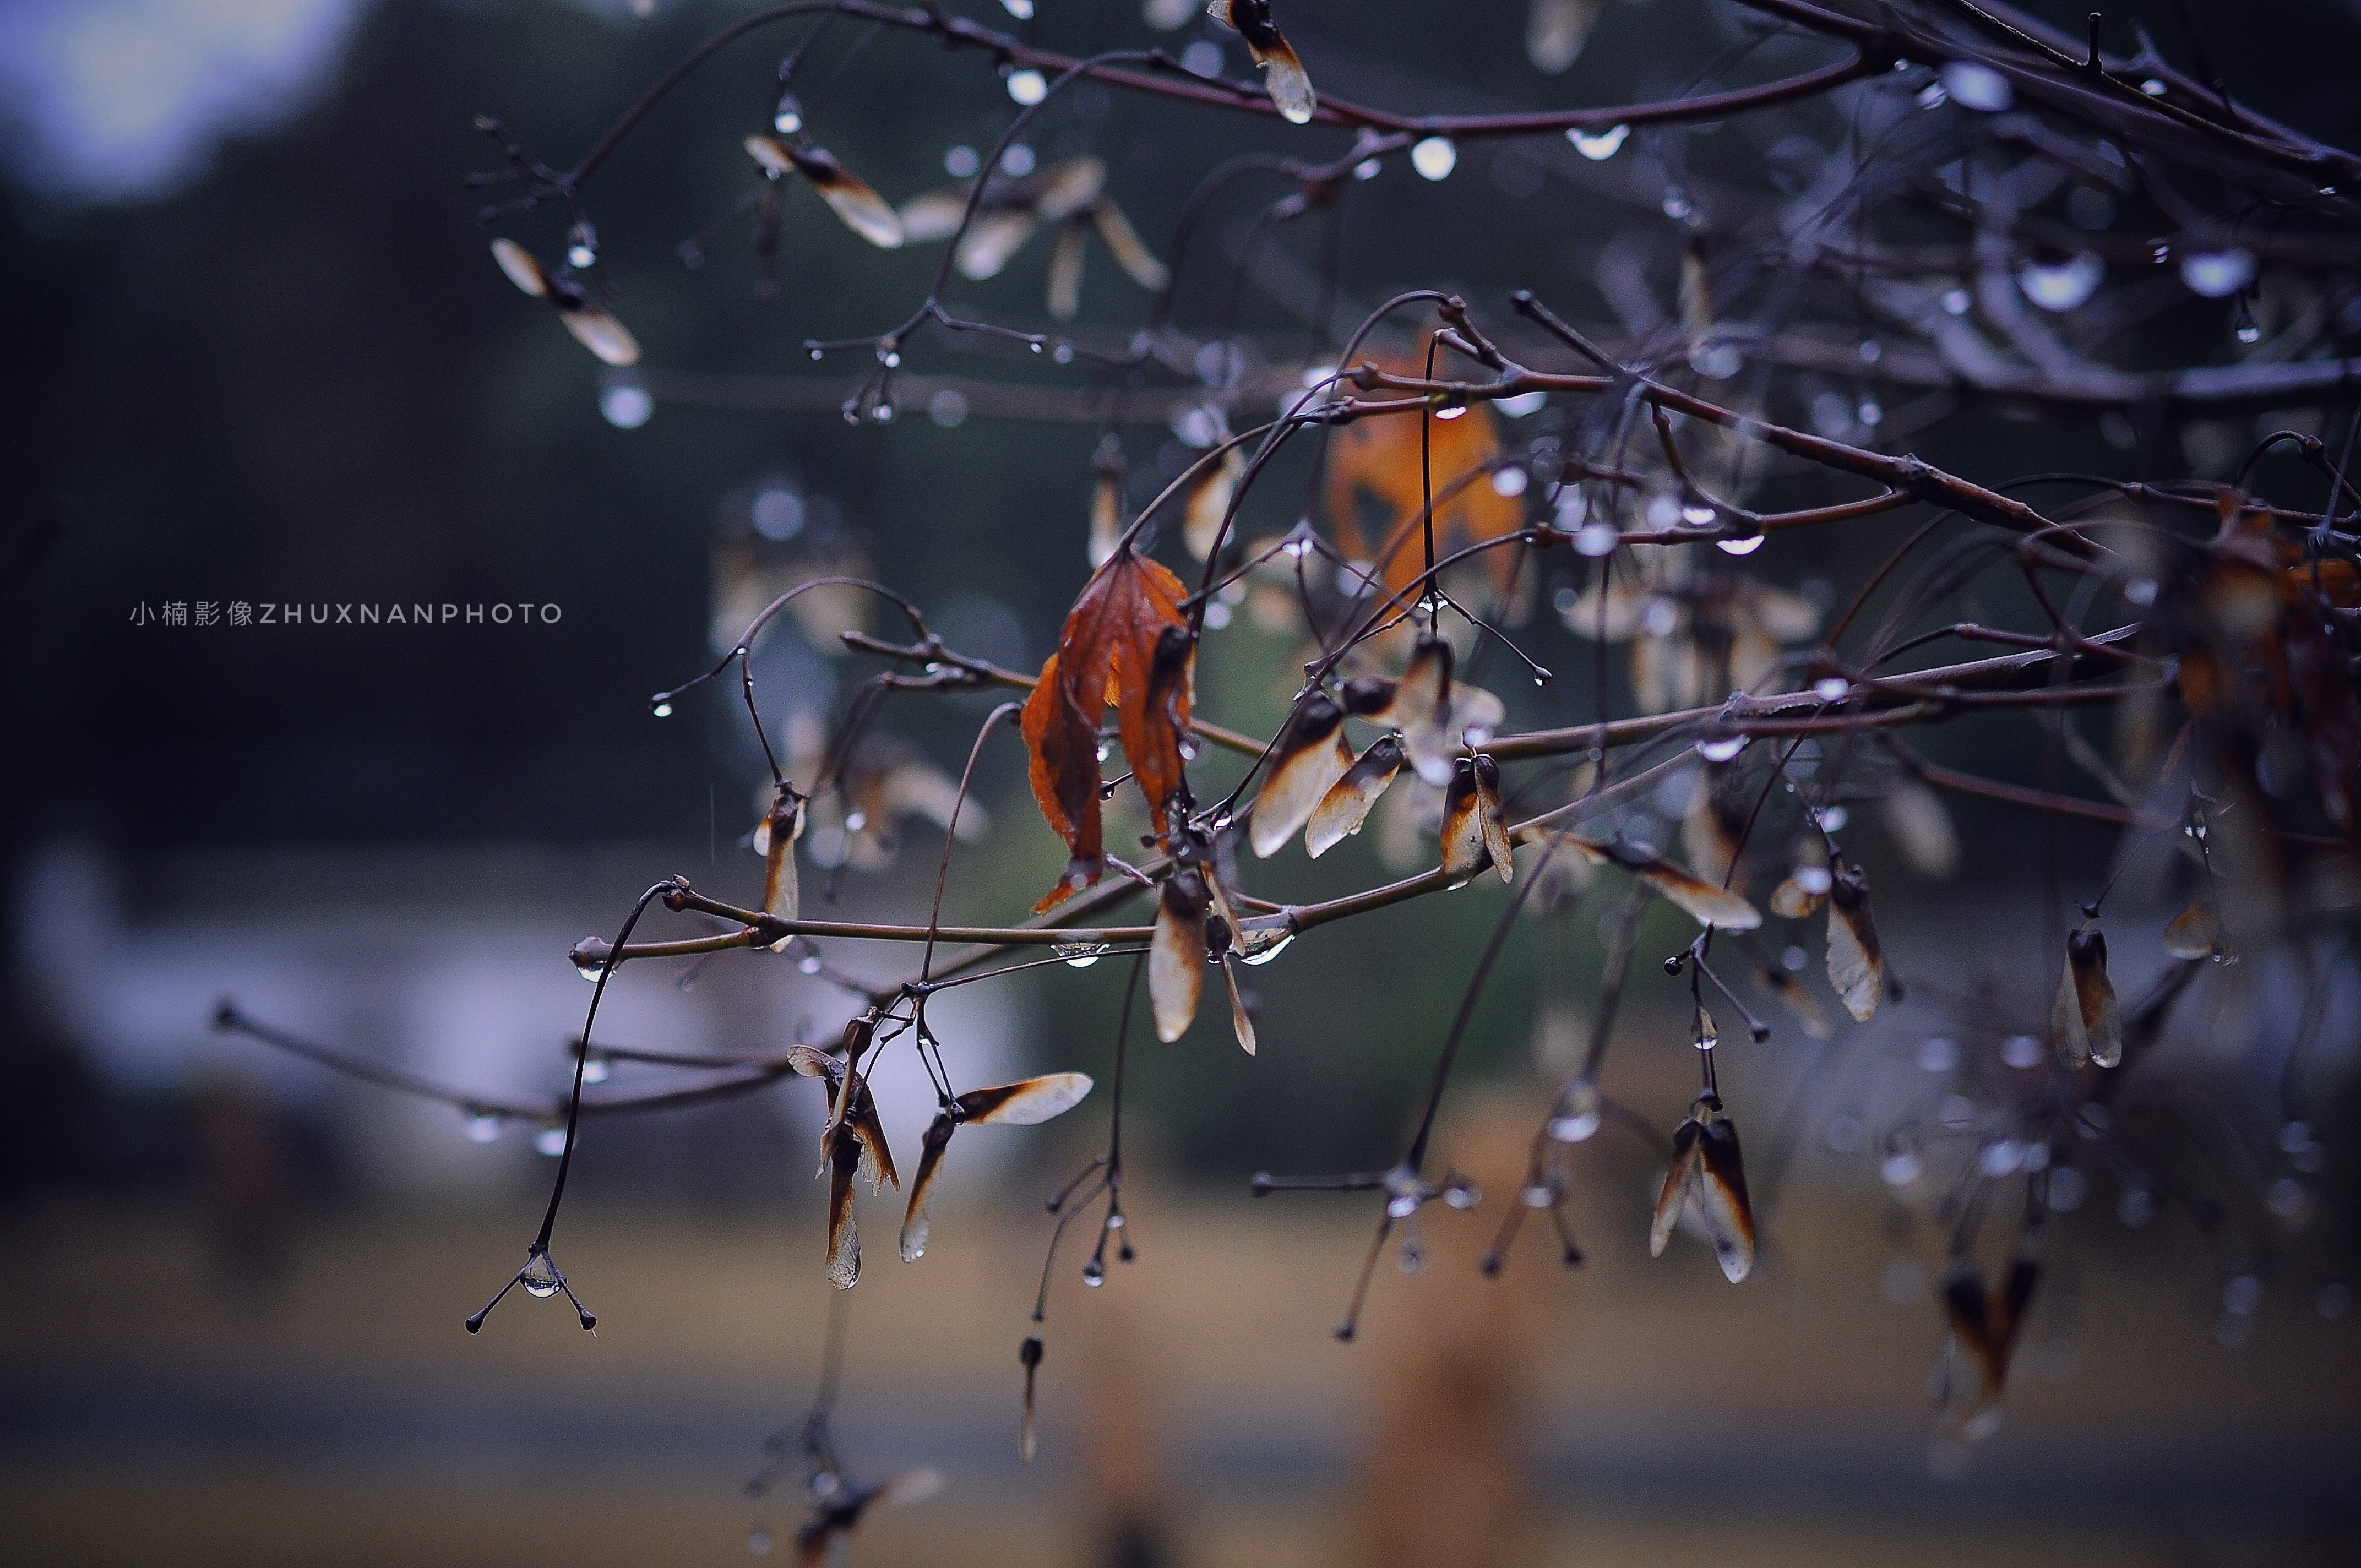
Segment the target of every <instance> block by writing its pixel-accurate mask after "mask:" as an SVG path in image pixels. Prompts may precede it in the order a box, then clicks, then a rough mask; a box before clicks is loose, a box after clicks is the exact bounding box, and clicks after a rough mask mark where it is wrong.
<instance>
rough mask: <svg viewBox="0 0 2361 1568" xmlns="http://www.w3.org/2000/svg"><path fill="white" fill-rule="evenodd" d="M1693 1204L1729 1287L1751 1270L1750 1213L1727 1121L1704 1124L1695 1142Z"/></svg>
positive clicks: (1742, 1170) (1742, 1169) (1732, 1129)
mask: <svg viewBox="0 0 2361 1568" xmlns="http://www.w3.org/2000/svg"><path fill="white" fill-rule="evenodd" d="M1697 1154H1698V1157H1699V1162H1698V1173H1697V1174H1698V1180H1697V1202H1698V1206H1699V1207H1700V1208H1701V1209H1702V1210H1703V1211H1704V1212H1705V1229H1706V1234H1708V1236H1711V1237H1712V1238H1713V1252H1714V1256H1715V1257H1716V1258H1717V1259H1719V1261H1720V1263H1721V1272H1722V1274H1723V1275H1724V1277H1727V1278H1728V1279H1729V1280H1730V1283H1731V1284H1732V1285H1735V1284H1737V1283H1738V1282H1739V1281H1740V1280H1741V1279H1744V1278H1745V1277H1746V1276H1747V1274H1748V1273H1749V1271H1751V1270H1752V1268H1753V1266H1754V1209H1753V1205H1752V1204H1751V1203H1750V1202H1749V1201H1747V1197H1746V1169H1745V1167H1744V1166H1743V1164H1741V1161H1740V1159H1739V1154H1738V1127H1737V1125H1736V1124H1734V1123H1732V1122H1730V1120H1729V1119H1728V1118H1727V1117H1717V1118H1715V1119H1714V1120H1713V1121H1710V1122H1708V1123H1707V1124H1705V1131H1704V1134H1703V1135H1702V1136H1701V1137H1699V1138H1698V1140H1697Z"/></svg>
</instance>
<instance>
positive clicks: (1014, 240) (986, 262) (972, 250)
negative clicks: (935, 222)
mask: <svg viewBox="0 0 2361 1568" xmlns="http://www.w3.org/2000/svg"><path fill="white" fill-rule="evenodd" d="M1039 226H1040V220H1039V219H1038V218H1036V217H1035V216H1034V215H1033V214H1031V213H1030V212H1027V211H1026V210H1024V209H1023V208H1012V209H1010V210H1007V211H1005V212H997V213H984V214H980V215H978V217H977V218H976V220H975V222H974V223H972V224H971V225H968V231H967V234H966V236H965V237H963V238H962V239H961V241H960V243H959V269H960V276H961V277H962V278H970V279H973V280H976V281H978V282H982V281H983V280H984V279H986V278H997V277H998V276H1000V269H1002V268H1004V267H1005V266H1007V265H1008V258H1010V257H1012V256H1014V255H1016V247H1019V246H1021V245H1023V244H1024V243H1025V242H1026V241H1027V240H1028V239H1031V238H1032V237H1033V231H1034V230H1035V229H1036V228H1038V227H1039Z"/></svg>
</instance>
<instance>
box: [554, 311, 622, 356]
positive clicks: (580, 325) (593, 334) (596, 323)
mask: <svg viewBox="0 0 2361 1568" xmlns="http://www.w3.org/2000/svg"><path fill="white" fill-rule="evenodd" d="M558 319H559V320H560V321H562V322H564V323H566V331H568V332H570V333H572V334H574V338H575V341H576V342H577V343H579V344H581V345H582V346H583V347H585V348H587V349H588V350H589V351H590V352H591V353H593V354H595V355H597V356H598V357H599V359H601V360H602V361H604V362H605V363H607V364H609V365H615V366H623V365H637V364H638V363H639V362H640V342H639V339H637V338H635V337H633V336H632V335H631V329H630V328H629V327H626V326H625V325H624V324H623V323H621V322H619V321H617V320H616V319H615V318H614V317H613V316H611V315H609V314H608V313H606V312H605V311H602V310H600V309H599V308H598V306H596V305H577V306H576V307H575V308H574V309H572V310H563V309H561V310H560V311H559V312H558Z"/></svg>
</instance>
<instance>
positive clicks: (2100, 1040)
mask: <svg viewBox="0 0 2361 1568" xmlns="http://www.w3.org/2000/svg"><path fill="white" fill-rule="evenodd" d="M2049 1023H2050V1029H2051V1032H2052V1033H2053V1034H2055V1035H2056V1036H2057V1041H2058V1060H2059V1063H2060V1064H2061V1065H2062V1066H2064V1067H2065V1069H2067V1070H2068V1071H2069V1072H2075V1071H2079V1070H2081V1068H2082V1066H2083V1064H2084V1063H2086V1062H2097V1063H2098V1064H2099V1065H2100V1066H2101V1067H2114V1066H2116V1065H2117V1064H2119V1063H2120V1062H2121V1061H2122V1060H2123V1059H2124V1020H2123V1014H2122V1012H2121V1010H2120V1009H2119V1008H2118V1007H2117V1006H2116V1004H2115V987H2114V982H2113V981H2110V980H2109V979H2108V978H2107V938H2106V934H2105V933H2104V932H2103V931H2100V930H2097V929H2095V928H2092V927H2083V928H2082V929H2081V930H2080V931H2075V932H2071V933H2070V934H2069V935H2068V936H2067V938H2066V972H2065V974H2064V976H2063V977H2062V978H2061V979H2060V980H2059V982H2058V1001H2057V1003H2056V1004H2055V1005H2054V1006H2052V1007H2051V1009H2050V1014H2049Z"/></svg>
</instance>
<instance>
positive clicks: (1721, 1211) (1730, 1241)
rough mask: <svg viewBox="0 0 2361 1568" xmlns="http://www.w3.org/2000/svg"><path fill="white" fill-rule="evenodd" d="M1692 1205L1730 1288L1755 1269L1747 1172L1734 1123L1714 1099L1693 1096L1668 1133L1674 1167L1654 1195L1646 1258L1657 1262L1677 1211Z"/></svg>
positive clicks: (1676, 1218) (1676, 1222) (1665, 1173)
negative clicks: (1680, 1119)
mask: <svg viewBox="0 0 2361 1568" xmlns="http://www.w3.org/2000/svg"><path fill="white" fill-rule="evenodd" d="M1690 1203H1695V1204H1696V1205H1697V1215H1698V1217H1699V1218H1700V1219H1702V1220H1703V1221H1704V1222H1705V1232H1706V1235H1707V1236H1708V1238H1710V1239H1711V1241H1712V1243H1713V1252H1714V1256H1715V1258H1716V1259H1718V1260H1719V1262H1720V1264H1721V1272H1722V1274H1723V1276H1724V1277H1727V1278H1728V1279H1729V1280H1730V1283H1731V1284H1732V1285H1735V1284H1737V1283H1738V1282H1739V1281H1740V1280H1741V1279H1744V1278H1745V1277H1746V1276H1747V1274H1748V1272H1749V1271H1751V1270H1752V1268H1753V1266H1754V1210H1753V1206H1752V1204H1750V1203H1749V1202H1748V1201H1747V1197H1746V1169H1745V1166H1744V1164H1743V1162H1742V1161H1741V1159H1740V1157H1739V1152H1738V1127H1737V1124H1735V1123H1733V1122H1731V1121H1730V1118H1729V1117H1727V1116H1725V1115H1723V1114H1722V1111H1721V1102H1720V1101H1719V1099H1717V1098H1715V1097H1714V1096H1713V1095H1710V1094H1706V1095H1701V1096H1699V1097H1698V1099H1697V1103H1696V1104H1694V1105H1692V1106H1690V1107H1689V1113H1688V1116H1687V1118H1686V1120H1685V1121H1683V1122H1682V1123H1681V1124H1680V1125H1679V1126H1678V1127H1677V1128H1675V1129H1674V1132H1673V1165H1672V1168H1671V1169H1670V1170H1667V1171H1666V1172H1664V1186H1663V1187H1662V1188H1661V1189H1660V1190H1658V1191H1657V1194H1656V1212H1655V1218H1654V1221H1653V1223H1652V1224H1651V1225H1650V1226H1649V1228H1648V1254H1649V1255H1650V1256H1652V1257H1662V1256H1663V1255H1664V1245H1665V1244H1666V1243H1667V1242H1669V1241H1671V1240H1672V1237H1673V1231H1674V1229H1675V1227H1676V1226H1677V1225H1678V1224H1679V1223H1680V1219H1681V1212H1682V1210H1683V1209H1684V1208H1686V1206H1687V1205H1688V1204H1690Z"/></svg>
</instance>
